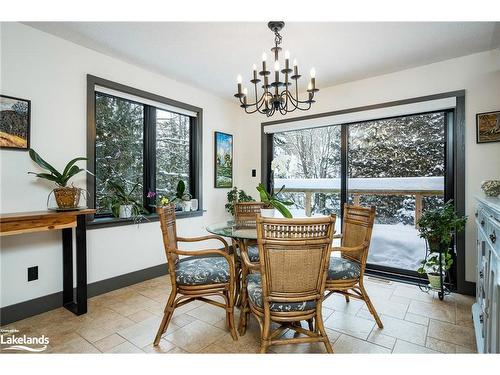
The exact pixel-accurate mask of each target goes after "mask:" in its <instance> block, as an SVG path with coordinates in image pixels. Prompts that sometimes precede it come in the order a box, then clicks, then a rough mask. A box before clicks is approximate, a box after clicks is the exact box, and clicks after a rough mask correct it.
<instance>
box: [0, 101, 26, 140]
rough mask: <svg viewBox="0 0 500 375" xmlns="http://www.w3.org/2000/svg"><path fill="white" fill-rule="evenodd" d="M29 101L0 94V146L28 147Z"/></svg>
mask: <svg viewBox="0 0 500 375" xmlns="http://www.w3.org/2000/svg"><path fill="white" fill-rule="evenodd" d="M30 123H31V101H30V100H26V99H19V98H14V97H12V96H6V95H0V147H1V148H9V149H14V150H28V149H29V148H30Z"/></svg>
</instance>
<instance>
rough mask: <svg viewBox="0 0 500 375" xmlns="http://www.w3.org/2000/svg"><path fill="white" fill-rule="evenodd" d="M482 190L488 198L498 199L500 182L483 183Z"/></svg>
mask: <svg viewBox="0 0 500 375" xmlns="http://www.w3.org/2000/svg"><path fill="white" fill-rule="evenodd" d="M481 190H483V191H484V194H486V195H487V196H488V197H498V196H499V195H500V180H486V181H483V182H481Z"/></svg>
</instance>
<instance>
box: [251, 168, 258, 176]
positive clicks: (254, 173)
mask: <svg viewBox="0 0 500 375" xmlns="http://www.w3.org/2000/svg"><path fill="white" fill-rule="evenodd" d="M252 177H257V170H256V169H252Z"/></svg>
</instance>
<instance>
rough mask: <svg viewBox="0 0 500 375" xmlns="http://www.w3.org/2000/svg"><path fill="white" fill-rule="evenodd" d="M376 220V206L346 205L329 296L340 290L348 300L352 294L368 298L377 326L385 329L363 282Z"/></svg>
mask: <svg viewBox="0 0 500 375" xmlns="http://www.w3.org/2000/svg"><path fill="white" fill-rule="evenodd" d="M374 221H375V207H373V206H372V207H371V208H368V207H361V206H353V205H348V204H344V217H343V224H342V234H341V235H336V236H335V237H336V238H337V237H340V238H341V246H340V247H334V248H333V249H332V251H334V252H335V251H340V254H341V256H340V257H333V256H332V257H331V258H330V265H329V267H328V277H327V280H326V290H327V295H326V297H325V298H327V297H329V296H330V295H332V294H333V293H340V294H343V295H344V296H345V300H346V302H349V298H350V297H353V298H356V299H361V300H363V301H365V303H366V306H367V307H368V310H369V311H370V313H371V314H372V315H373V317H374V319H375V321H376V322H377V325H378V326H379V327H380V328H383V327H384V325H383V324H382V321H381V320H380V317H379V316H378V314H377V311H376V310H375V307H374V306H373V304H372V302H371V301H370V298H369V297H368V293H367V292H366V289H365V287H364V285H363V278H364V274H365V269H366V260H367V258H368V250H369V248H370V240H371V236H372V230H373V223H374Z"/></svg>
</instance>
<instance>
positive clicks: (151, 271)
mask: <svg viewBox="0 0 500 375" xmlns="http://www.w3.org/2000/svg"><path fill="white" fill-rule="evenodd" d="M167 271H168V267H167V264H166V263H164V264H159V265H157V266H153V267H149V268H145V269H142V270H138V271H134V272H130V273H127V274H124V275H120V276H116V277H112V278H109V279H106V280H101V281H96V282H94V283H91V284H88V286H87V293H88V297H89V298H91V297H95V296H98V295H100V294H104V293H107V292H111V291H113V290H116V289H120V288H124V287H127V286H129V285H133V284H137V283H140V282H142V281H146V280H150V279H154V278H155V277H159V276H163V275H166V274H167V273H168V272H167ZM59 307H62V291H61V292H57V293H52V294H48V295H46V296H42V297H38V298H34V299H31V300H28V301H24V302H19V303H16V304H14V305H9V306H5V307H2V308H0V326H4V325H6V324H10V323H13V322H17V321H18V320H22V319H26V318H29V317H30V316H34V315H38V314H42V313H44V312H47V311H50V310H54V309H57V308H59Z"/></svg>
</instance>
